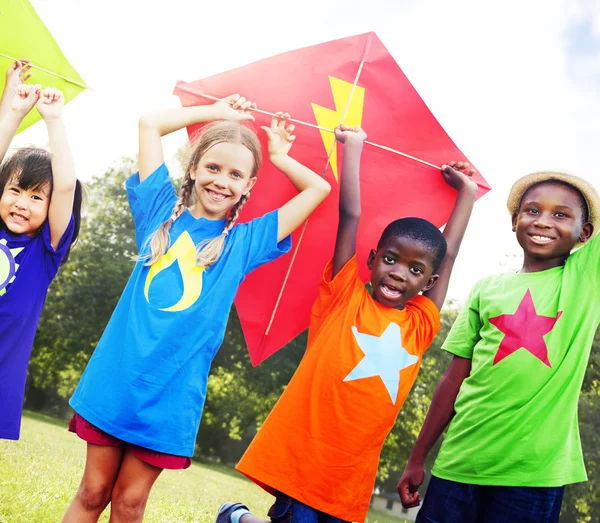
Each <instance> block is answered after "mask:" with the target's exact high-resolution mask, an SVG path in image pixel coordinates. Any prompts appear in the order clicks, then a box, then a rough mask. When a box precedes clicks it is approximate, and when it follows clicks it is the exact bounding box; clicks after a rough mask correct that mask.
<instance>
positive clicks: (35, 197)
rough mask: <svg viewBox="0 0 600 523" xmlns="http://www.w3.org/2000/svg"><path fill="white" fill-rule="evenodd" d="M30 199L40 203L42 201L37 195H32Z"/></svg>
mask: <svg viewBox="0 0 600 523" xmlns="http://www.w3.org/2000/svg"><path fill="white" fill-rule="evenodd" d="M32 198H33V199H34V200H38V201H40V202H41V201H42V197H41V196H38V195H37V194H34V195H33V196H32Z"/></svg>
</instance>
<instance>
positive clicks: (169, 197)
mask: <svg viewBox="0 0 600 523" xmlns="http://www.w3.org/2000/svg"><path fill="white" fill-rule="evenodd" d="M125 189H126V191H127V198H128V199H129V207H130V208H131V214H132V216H133V222H134V224H135V239H136V244H137V247H138V250H139V251H141V249H142V247H143V246H144V243H145V241H146V239H147V238H148V236H150V234H152V233H153V232H154V231H155V230H156V229H158V226H159V225H160V224H161V223H163V222H165V221H167V220H168V219H169V216H171V213H172V212H173V207H174V206H175V202H176V201H177V196H176V194H175V189H174V187H173V182H171V178H169V171H168V170H167V167H166V165H165V164H164V163H163V164H162V165H161V166H160V167H159V168H158V169H156V171H154V172H153V173H152V174H151V175H150V176H148V177H147V178H146V179H145V180H144V181H142V182H140V173H139V172H138V173H135V174H134V175H133V176H131V177H129V178H128V179H127V181H126V182H125Z"/></svg>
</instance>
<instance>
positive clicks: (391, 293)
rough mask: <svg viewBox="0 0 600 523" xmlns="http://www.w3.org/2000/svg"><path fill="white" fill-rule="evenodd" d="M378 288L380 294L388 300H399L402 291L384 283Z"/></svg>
mask: <svg viewBox="0 0 600 523" xmlns="http://www.w3.org/2000/svg"><path fill="white" fill-rule="evenodd" d="M379 288H380V289H381V293H382V294H383V295H384V296H385V297H386V298H387V299H388V300H397V299H398V298H400V296H402V291H401V290H400V289H397V288H396V287H394V286H392V285H386V284H385V283H382V284H381V285H380V286H379Z"/></svg>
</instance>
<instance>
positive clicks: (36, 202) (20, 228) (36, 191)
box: [0, 177, 50, 236]
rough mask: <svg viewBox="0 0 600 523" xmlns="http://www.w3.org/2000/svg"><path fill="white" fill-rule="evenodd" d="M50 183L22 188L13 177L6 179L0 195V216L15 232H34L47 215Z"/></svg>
mask: <svg viewBox="0 0 600 523" xmlns="http://www.w3.org/2000/svg"><path fill="white" fill-rule="evenodd" d="M49 205H50V184H44V185H42V186H41V187H35V188H28V189H23V188H22V187H20V186H19V183H18V181H17V179H16V178H15V177H13V178H11V179H9V180H8V182H7V183H6V185H5V186H4V191H3V192H2V197H0V218H1V219H2V221H3V222H4V224H5V225H6V228H7V229H8V230H9V231H10V232H12V233H15V234H26V235H28V236H31V235H33V234H35V233H36V232H37V231H38V230H39V228H40V227H41V226H42V225H43V223H44V222H45V221H46V218H47V217H48V207H49Z"/></svg>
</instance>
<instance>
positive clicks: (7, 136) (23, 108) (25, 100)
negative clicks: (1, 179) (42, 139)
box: [0, 84, 41, 161]
mask: <svg viewBox="0 0 600 523" xmlns="http://www.w3.org/2000/svg"><path fill="white" fill-rule="evenodd" d="M40 89H41V87H40V86H39V85H25V84H21V85H20V86H19V87H18V88H17V91H16V93H15V95H14V96H13V98H12V100H11V105H10V109H9V110H8V113H7V114H5V115H4V118H2V119H1V120H0V161H2V160H3V159H4V156H5V155H6V151H8V148H9V147H10V142H11V141H12V139H13V138H14V136H15V133H16V132H17V129H18V128H19V125H21V122H22V121H23V118H25V116H27V114H28V113H29V111H31V109H33V106H34V105H35V104H36V102H37V101H38V96H39V91H40Z"/></svg>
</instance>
